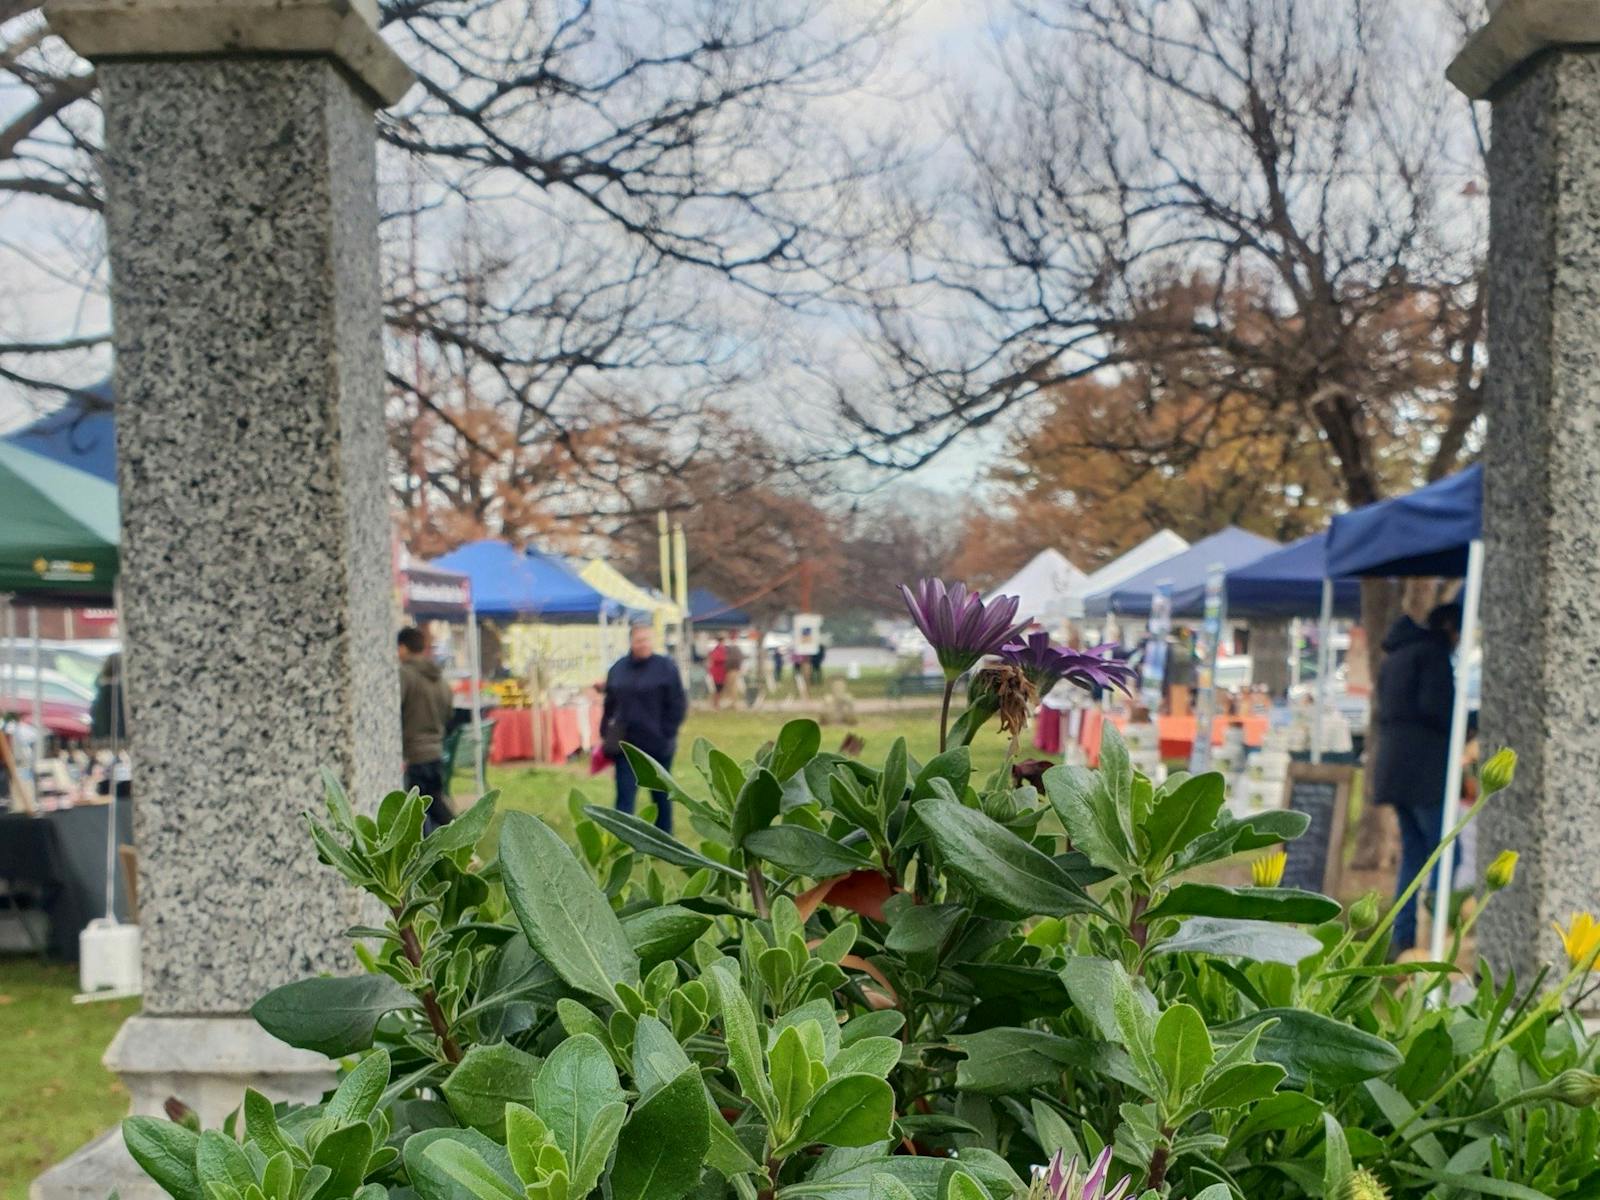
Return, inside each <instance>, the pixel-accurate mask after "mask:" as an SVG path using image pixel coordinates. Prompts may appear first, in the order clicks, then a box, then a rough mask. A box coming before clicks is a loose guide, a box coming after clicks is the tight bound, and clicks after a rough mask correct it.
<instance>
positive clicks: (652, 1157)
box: [580, 1070, 711, 1200]
mask: <svg viewBox="0 0 1600 1200" xmlns="http://www.w3.org/2000/svg"><path fill="white" fill-rule="evenodd" d="M710 1118H711V1113H710V1111H709V1110H708V1108H707V1107H706V1100H705V1086H704V1085H703V1084H702V1083H701V1081H700V1073H699V1072H698V1071H695V1070H689V1071H685V1072H684V1073H683V1074H681V1075H679V1076H678V1077H677V1078H676V1079H674V1080H673V1081H672V1082H671V1083H669V1084H667V1086H666V1087H664V1088H661V1089H660V1090H659V1091H657V1092H656V1093H655V1094H654V1095H652V1096H650V1097H649V1098H648V1099H646V1100H644V1101H642V1102H641V1103H640V1104H638V1105H637V1106H636V1107H635V1108H634V1110H633V1115H632V1116H630V1117H629V1118H628V1123H627V1124H626V1125H625V1126H623V1128H622V1136H621V1138H620V1139H619V1140H618V1142H617V1159H616V1162H615V1163H613V1164H612V1167H611V1173H610V1176H609V1179H608V1183H609V1185H610V1195H611V1197H612V1200H679V1197H682V1196H685V1195H687V1194H688V1192H689V1190H690V1189H691V1188H693V1187H694V1186H695V1185H696V1184H697V1183H699V1182H700V1169H701V1164H702V1162H703V1161H704V1160H705V1156H706V1151H707V1150H708V1149H709V1148H710V1145H711V1129H710ZM580 1194H581V1193H580Z"/></svg>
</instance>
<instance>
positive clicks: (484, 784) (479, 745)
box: [467, 605, 489, 796]
mask: <svg viewBox="0 0 1600 1200" xmlns="http://www.w3.org/2000/svg"><path fill="white" fill-rule="evenodd" d="M467 651H468V654H469V655H470V658H471V663H472V700H471V703H472V743H473V749H472V776H473V778H474V779H475V780H476V781H477V784H478V795H479V796H482V795H483V794H484V792H486V791H488V790H489V784H488V781H487V780H486V779H485V778H484V770H483V760H484V758H485V757H486V756H485V755H484V752H483V661H482V657H481V656H482V653H483V650H482V647H481V646H480V645H479V644H478V606H477V605H473V606H472V607H471V608H469V609H467Z"/></svg>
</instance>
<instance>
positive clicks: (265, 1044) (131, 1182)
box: [28, 1016, 335, 1200]
mask: <svg viewBox="0 0 1600 1200" xmlns="http://www.w3.org/2000/svg"><path fill="white" fill-rule="evenodd" d="M101 1061H102V1062H103V1063H105V1065H106V1068H107V1069H108V1070H110V1071H112V1072H114V1073H115V1074H117V1075H119V1076H120V1077H121V1078H122V1082H123V1084H124V1085H125V1086H126V1087H127V1089H128V1095H129V1100H130V1103H129V1111H130V1113H132V1114H133V1115H137V1116H153V1117H159V1116H163V1115H164V1108H163V1106H164V1105H165V1104H166V1102H167V1100H168V1099H169V1098H173V1097H175V1098H177V1099H178V1100H181V1101H183V1103H185V1104H187V1105H188V1106H189V1107H190V1108H192V1109H194V1111H195V1112H197V1113H198V1114H199V1115H200V1123H201V1126H202V1127H203V1128H205V1129H216V1128H219V1127H220V1126H221V1125H222V1122H223V1119H224V1118H226V1117H227V1115H228V1114H229V1113H230V1112H232V1111H233V1110H234V1109H235V1108H237V1107H238V1106H239V1104H240V1102H241V1101H242V1100H243V1099H244V1091H245V1088H247V1087H248V1088H254V1089H255V1090H256V1091H258V1092H261V1093H263V1094H264V1095H267V1096H270V1097H271V1098H272V1099H274V1100H292V1101H297V1102H299V1103H302V1104H311V1103H315V1102H316V1101H317V1100H319V1099H321V1098H322V1095H323V1093H324V1092H326V1091H327V1090H328V1089H329V1088H331V1087H332V1086H333V1084H334V1078H335V1076H334V1065H333V1063H331V1062H329V1061H328V1059H326V1058H324V1057H323V1056H322V1055H320V1054H313V1053H311V1052H310V1051H307V1050H296V1049H295V1048H294V1047H292V1046H287V1045H285V1044H284V1043H283V1042H280V1041H279V1040H278V1039H277V1038H275V1037H273V1036H272V1035H271V1034H269V1033H267V1032H266V1031H265V1030H263V1029H262V1028H261V1026H259V1025H257V1024H256V1023H255V1022H254V1021H253V1020H251V1019H250V1018H249V1017H146V1016H137V1017H130V1018H128V1020H127V1021H126V1022H125V1023H124V1024H123V1026H122V1028H121V1029H119V1030H117V1036H116V1037H114V1038H113V1039H112V1040H111V1045H110V1046H109V1047H107V1048H106V1052H105V1056H104V1058H103V1059H102V1060H101ZM112 1192H116V1193H117V1194H118V1196H119V1197H120V1198H121V1200H159V1197H162V1196H163V1195H165V1193H163V1192H162V1191H161V1189H160V1188H159V1187H157V1186H156V1185H155V1184H154V1183H152V1182H151V1181H150V1180H149V1179H148V1178H147V1177H146V1176H145V1174H144V1172H143V1171H141V1170H140V1169H139V1167H138V1165H137V1164H136V1163H135V1162H134V1161H133V1159H132V1158H130V1157H129V1156H128V1152H127V1150H126V1149H125V1148H124V1146H123V1144H122V1131H121V1130H120V1129H112V1130H111V1131H110V1132H108V1133H104V1134H102V1135H101V1136H100V1137H98V1138H96V1139H95V1140H94V1141H92V1142H90V1143H89V1144H88V1145H86V1146H84V1147H83V1148H82V1149H80V1150H78V1151H77V1152H76V1153H74V1154H73V1155H72V1156H71V1157H70V1158H67V1159H66V1160H65V1161H63V1162H60V1163H58V1164H56V1165H55V1166H54V1167H51V1168H50V1169H49V1170H48V1171H46V1172H45V1173H44V1174H43V1175H41V1176H39V1178H38V1179H35V1180H34V1181H33V1185H32V1186H31V1187H30V1188H29V1190H28V1195H29V1197H30V1200H106V1197H107V1196H108V1195H110V1194H111V1193H112Z"/></svg>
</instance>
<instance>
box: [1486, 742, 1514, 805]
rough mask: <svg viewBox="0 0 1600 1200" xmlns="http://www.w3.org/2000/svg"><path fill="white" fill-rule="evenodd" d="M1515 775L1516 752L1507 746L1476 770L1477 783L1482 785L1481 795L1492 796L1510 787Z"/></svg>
mask: <svg viewBox="0 0 1600 1200" xmlns="http://www.w3.org/2000/svg"><path fill="white" fill-rule="evenodd" d="M1516 773H1517V752H1516V751H1515V750H1513V749H1511V747H1509V746H1507V747H1506V748H1505V749H1504V750H1500V751H1498V752H1496V753H1495V754H1494V755H1493V756H1492V757H1491V758H1490V759H1489V761H1488V762H1486V763H1484V764H1483V766H1481V767H1479V768H1478V782H1479V783H1480V784H1482V785H1483V794H1484V795H1485V796H1492V795H1493V794H1494V793H1495V792H1498V791H1501V790H1502V789H1504V788H1508V787H1510V786H1511V780H1512V779H1513V778H1514V777H1515V775H1516Z"/></svg>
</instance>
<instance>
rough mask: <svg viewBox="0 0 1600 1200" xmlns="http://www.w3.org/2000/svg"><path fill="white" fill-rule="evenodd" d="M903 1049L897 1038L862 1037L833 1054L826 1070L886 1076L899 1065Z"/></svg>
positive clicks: (833, 1072)
mask: <svg viewBox="0 0 1600 1200" xmlns="http://www.w3.org/2000/svg"><path fill="white" fill-rule="evenodd" d="M904 1049H905V1047H904V1045H902V1044H901V1041H900V1039H899V1038H892V1037H869V1038H862V1039H861V1040H860V1041H857V1042H851V1043H850V1044H849V1045H848V1046H845V1047H844V1048H842V1049H841V1050H840V1051H839V1053H837V1054H835V1055H834V1056H833V1059H832V1060H831V1061H830V1062H829V1063H828V1070H829V1071H830V1072H831V1073H832V1074H834V1075H877V1076H880V1077H881V1076H886V1075H888V1074H889V1072H890V1071H892V1070H894V1069H895V1067H896V1066H898V1065H899V1063H900V1053H901V1051H902V1050H904Z"/></svg>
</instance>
